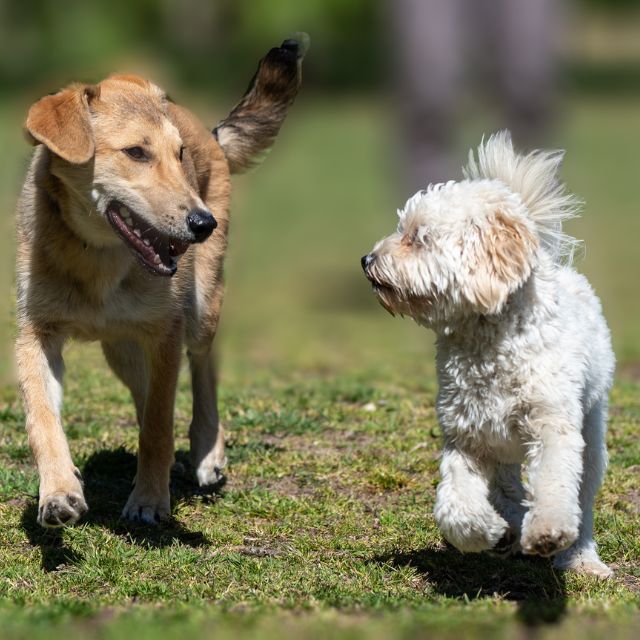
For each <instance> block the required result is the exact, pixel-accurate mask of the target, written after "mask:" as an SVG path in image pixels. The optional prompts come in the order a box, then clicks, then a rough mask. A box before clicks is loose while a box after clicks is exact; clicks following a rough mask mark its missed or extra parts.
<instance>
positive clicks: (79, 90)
mask: <svg viewBox="0 0 640 640" xmlns="http://www.w3.org/2000/svg"><path fill="white" fill-rule="evenodd" d="M95 95H96V88H95V87H87V86H84V85H72V86H70V87H68V88H67V89H63V90H62V91H60V92H58V93H55V94H53V95H50V96H45V97H44V98H41V99H40V100H38V102H36V103H35V104H34V105H32V106H31V108H30V109H29V114H28V115H27V121H26V123H25V129H26V130H27V132H28V134H29V135H30V136H31V138H32V140H33V141H34V144H37V143H42V144H44V145H46V146H47V147H48V148H49V149H51V151H53V153H55V154H56V155H58V156H60V157H61V158H63V159H64V160H66V161H67V162H71V163H73V164H84V163H85V162H88V161H89V160H91V158H92V157H93V154H94V152H95V144H94V140H93V131H92V129H91V116H90V113H89V99H90V97H93V96H95Z"/></svg>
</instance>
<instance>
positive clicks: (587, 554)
mask: <svg viewBox="0 0 640 640" xmlns="http://www.w3.org/2000/svg"><path fill="white" fill-rule="evenodd" d="M553 566H554V567H555V568H556V569H560V570H561V571H573V572H575V573H579V574H582V575H589V576H594V577H596V578H600V579H601V580H606V579H608V578H611V577H613V569H611V567H608V566H607V565H606V564H605V563H604V562H602V560H600V558H599V557H598V552H597V551H596V550H595V545H594V546H593V548H586V549H584V548H583V549H568V550H567V551H565V552H564V553H560V554H559V555H557V556H556V557H555V558H554V559H553Z"/></svg>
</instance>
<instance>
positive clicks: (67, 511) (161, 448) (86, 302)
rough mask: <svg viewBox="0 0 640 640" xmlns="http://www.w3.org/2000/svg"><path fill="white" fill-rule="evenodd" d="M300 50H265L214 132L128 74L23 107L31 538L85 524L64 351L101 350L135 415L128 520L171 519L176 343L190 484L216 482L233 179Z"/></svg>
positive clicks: (20, 272)
mask: <svg viewBox="0 0 640 640" xmlns="http://www.w3.org/2000/svg"><path fill="white" fill-rule="evenodd" d="M306 46H307V36H306V34H302V35H301V37H299V38H297V39H295V38H293V39H289V40H285V41H284V42H283V43H282V45H281V46H280V47H275V48H273V49H271V50H270V51H269V52H268V54H267V55H266V56H265V57H264V58H263V59H262V60H261V62H260V64H259V66H258V70H257V72H256V74H255V76H254V77H253V80H252V81H251V84H250V86H249V88H248V90H247V92H246V94H245V95H244V97H243V98H242V100H241V101H240V102H239V103H238V105H237V106H236V107H235V108H234V109H233V110H232V111H231V112H230V114H229V115H228V116H227V117H226V118H225V119H224V120H222V121H221V122H220V123H219V124H218V126H217V127H216V128H215V129H214V130H213V131H209V130H207V128H206V127H204V126H203V125H202V124H201V123H200V122H199V121H198V120H197V119H196V117H195V116H194V115H192V114H191V113H190V112H189V111H188V110H186V109H185V108H183V107H181V106H179V105H177V104H175V103H174V102H172V101H171V100H170V99H169V98H168V97H167V95H166V94H165V93H164V91H162V89H160V88H159V87H157V86H156V85H154V84H152V83H151V82H149V81H148V80H146V79H143V78H140V77H138V76H133V75H113V76H110V77H108V78H107V79H106V80H104V81H102V82H100V83H99V84H96V85H87V84H72V85H70V86H68V87H66V88H65V89H63V90H62V91H60V92H58V93H55V94H53V95H48V96H45V97H44V98H42V99H41V100H39V101H38V102H36V103H35V104H33V106H31V108H30V109H29V113H28V116H27V119H26V124H25V129H26V132H27V136H28V137H29V139H30V140H31V141H32V142H33V143H34V144H35V145H37V146H36V148H35V150H34V153H33V157H32V160H31V164H30V166H29V169H28V173H27V177H26V181H25V183H24V186H23V189H22V193H21V196H20V199H19V202H18V206H17V236H18V249H17V338H16V357H17V366H18V368H17V371H18V383H19V387H20V391H21V396H22V400H23V404H24V409H25V420H26V429H27V432H28V438H29V444H30V446H31V449H32V451H33V455H34V458H35V462H36V465H37V468H38V473H39V479H40V489H39V505H38V517H37V519H38V522H39V524H41V525H43V526H44V527H59V526H62V525H70V524H73V523H75V522H76V521H77V520H78V519H79V518H80V517H81V516H82V515H83V514H84V513H85V512H86V511H87V504H86V501H85V498H84V495H83V486H82V479H81V476H80V473H79V471H78V469H77V468H76V466H75V465H74V464H73V461H72V459H71V455H70V452H69V447H68V444H67V441H66V438H65V435H64V431H63V427H62V423H61V420H60V405H61V400H62V376H63V359H62V348H63V345H64V343H65V342H66V341H67V340H68V339H73V338H75V339H80V340H99V341H100V342H101V344H102V349H103V351H104V355H105V356H106V360H107V362H108V363H109V365H110V367H111V368H112V369H113V371H114V372H115V373H116V375H117V376H118V377H119V378H120V379H121V380H122V381H123V382H124V384H125V385H127V387H128V388H129V389H130V391H131V394H132V397H133V400H134V403H135V408H136V414H137V421H138V423H139V426H140V437H139V455H138V462H137V473H136V477H135V481H134V487H133V491H132V492H131V495H130V496H129V498H128V500H127V502H126V505H125V506H124V510H123V512H122V515H123V517H124V518H125V519H128V520H132V521H139V522H142V523H146V524H155V523H156V522H159V521H162V520H166V519H168V518H169V517H170V495H169V474H170V468H171V465H172V463H173V458H174V443H173V412H174V400H175V393H176V381H177V377H178V370H179V364H180V359H181V355H182V349H183V345H184V344H186V348H187V353H188V358H189V363H190V369H191V377H192V390H193V416H192V422H191V425H190V429H189V438H190V456H191V463H192V465H193V468H194V470H195V476H196V478H197V482H198V483H199V484H200V485H201V486H204V485H211V484H215V483H217V482H218V481H219V480H220V478H221V469H222V468H223V467H224V464H225V455H224V437H223V429H222V426H221V425H220V424H219V420H218V408H217V399H216V373H215V367H214V357H213V346H212V343H213V340H214V337H215V335H216V329H217V327H218V319H219V316H220V307H221V304H222V298H223V283H222V275H223V274H222V271H223V260H224V254H225V249H226V246H227V233H228V227H229V198H230V175H231V174H233V173H237V172H239V171H242V170H244V169H246V168H248V167H250V166H252V165H253V164H255V163H256V162H257V160H258V159H259V158H260V157H261V156H262V155H264V152H266V151H267V150H268V149H269V148H270V147H271V145H272V143H273V141H274V139H275V137H276V135H277V134H278V131H279V129H280V126H281V124H282V123H283V121H284V119H285V117H286V115H287V112H288V110H289V107H290V106H291V104H292V103H293V101H294V99H295V97H296V94H297V92H298V88H299V86H300V82H301V65H302V58H303V54H304V52H305V49H306ZM214 230H215V231H214Z"/></svg>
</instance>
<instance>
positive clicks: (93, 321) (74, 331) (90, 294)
mask: <svg viewBox="0 0 640 640" xmlns="http://www.w3.org/2000/svg"><path fill="white" fill-rule="evenodd" d="M50 280H51V281H50ZM29 290H30V291H29V293H28V294H27V296H26V297H27V298H28V299H31V300H33V299H36V300H38V305H37V309H38V313H39V314H40V315H43V317H42V318H41V320H42V321H44V322H46V323H47V324H49V325H57V326H59V327H60V328H61V329H62V330H63V332H64V333H65V334H67V335H69V336H71V337H74V338H77V339H81V340H111V339H118V340H120V339H131V338H136V337H139V336H140V335H142V334H147V335H148V334H151V333H154V332H155V328H156V327H159V326H162V325H163V324H164V322H165V321H166V320H167V318H168V317H171V316H172V315H174V314H173V313H172V311H173V310H174V309H179V308H180V306H179V302H177V301H176V300H175V299H174V298H175V296H176V292H175V290H174V288H172V286H171V282H170V281H168V280H166V279H160V278H157V277H153V276H147V275H146V274H144V273H136V272H134V274H133V275H131V274H130V275H125V276H123V277H122V278H121V279H118V280H114V279H107V278H105V279H104V281H102V282H93V283H90V284H87V283H85V282H82V281H78V280H74V279H73V278H67V279H62V278H59V277H57V278H51V279H49V278H46V277H45V278H38V279H37V280H36V281H34V282H32V283H31V284H30V285H29ZM33 306H35V305H33Z"/></svg>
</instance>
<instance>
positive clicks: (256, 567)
mask: <svg viewBox="0 0 640 640" xmlns="http://www.w3.org/2000/svg"><path fill="white" fill-rule="evenodd" d="M2 108H3V109H4V112H3V117H2V118H0V122H3V123H6V122H7V121H11V118H14V117H15V118H18V116H17V115H16V112H15V111H11V112H9V111H7V109H8V107H6V106H5V107H2ZM296 108H297V111H295V112H294V116H293V118H292V120H291V121H290V123H288V125H287V126H286V127H285V130H284V131H283V134H282V136H283V137H282V139H281V140H280V141H279V143H278V146H277V147H276V150H275V151H274V154H273V156H272V157H271V158H269V161H268V162H267V163H266V164H265V166H264V167H262V168H261V169H260V170H259V171H257V172H255V173H253V174H251V175H249V176H246V177H243V178H241V179H239V180H237V181H236V187H237V190H236V193H235V202H234V228H233V233H232V241H231V247H232V250H231V254H230V256H229V258H230V259H229V269H228V283H229V294H228V297H227V301H226V303H225V304H226V307H225V312H224V314H223V330H222V334H221V336H220V342H221V345H222V372H223V379H222V380H223V384H222V395H221V410H222V417H223V420H224V422H225V425H226V427H227V430H228V434H229V437H228V455H229V461H230V464H229V474H228V475H229V481H228V484H227V485H226V486H225V487H224V488H222V489H221V490H220V491H219V492H217V493H209V494H208V493H204V492H201V491H199V490H198V489H196V488H195V487H194V486H193V484H192V483H191V481H190V469H189V466H188V462H187V438H186V430H187V425H188V422H189V416H190V397H189V393H188V386H187V383H188V380H187V377H186V372H183V375H182V377H181V382H180V391H179V394H178V400H177V408H176V434H177V465H176V467H175V469H174V473H173V477H172V485H173V486H172V493H173V497H174V510H173V520H172V522H171V523H170V524H169V525H168V526H165V527H159V528H157V529H147V528H143V527H139V526H135V525H129V524H125V523H123V522H121V521H120V520H119V519H118V516H119V513H120V510H121V509H122V506H123V504H124V502H125V500H126V497H127V495H128V492H129V490H130V487H131V480H132V478H133V474H134V469H135V452H136V438H137V433H136V428H135V424H134V423H135V420H134V413H133V408H132V405H131V402H130V400H129V397H128V394H127V392H126V391H125V390H124V388H123V387H122V386H121V385H120V384H119V383H118V382H117V381H116V380H115V379H114V378H113V376H112V375H111V374H110V373H109V372H108V371H107V370H106V369H105V366H104V365H103V363H102V360H101V357H100V355H99V351H98V350H97V349H96V348H95V347H93V346H86V345H82V346H80V345H77V346H76V345H74V346H72V347H70V348H69V350H68V353H67V355H66V360H67V365H68V371H69V373H68V376H67V385H66V396H65V405H64V420H65V425H66V430H67V434H68V437H69V440H70V446H71V449H72V453H73V456H74V459H75V460H76V463H77V464H78V466H79V467H80V468H81V469H82V471H83V475H84V478H85V482H86V494H87V498H88V501H89V505H90V512H89V514H87V516H86V517H85V518H84V519H83V521H82V523H81V524H80V525H78V526H76V527H74V528H71V529H69V530H65V531H62V532H46V531H43V530H41V529H39V528H38V527H37V525H36V524H35V514H36V496H37V478H36V474H35V471H34V469H33V464H32V462H31V458H30V453H29V449H28V445H27V441H26V436H25V434H24V428H23V421H24V417H23V414H22V410H21V408H20V405H19V403H18V400H17V398H16V392H15V390H14V388H13V386H11V385H8V386H5V387H3V388H2V390H1V391H0V420H1V421H2V430H1V431H0V521H1V522H2V523H3V525H2V527H0V639H2V638H4V637H7V638H8V637H17V638H19V637H27V636H28V637H29V638H30V639H31V638H34V637H35V638H39V637H45V636H46V637H48V638H49V637H51V636H52V634H55V635H60V636H62V635H64V636H66V637H68V638H76V637H77V638H80V637H82V638H87V637H89V638H116V637H123V636H127V635H133V634H135V635H136V637H141V638H145V637H152V636H153V637H157V636H161V637H163V638H172V637H176V638H177V637H184V635H185V634H194V635H198V636H200V637H205V638H208V637H214V636H215V637H216V638H223V639H224V638H227V637H229V638H240V639H242V638H249V637H260V638H267V639H270V638H280V637H282V636H283V635H286V636H292V637H310V638H326V637H340V638H365V637H366V638H383V637H384V638H389V637H391V638H410V637H426V636H430V635H438V636H440V637H452V638H453V637H455V638H466V637H478V636H483V635H489V636H490V637H495V638H502V637H504V638H507V637H509V638H511V637H514V636H517V637H520V636H525V637H529V636H530V635H536V636H539V637H543V638H544V637H564V638H566V639H567V640H571V639H573V638H600V637H602V636H603V635H605V634H606V635H607V637H609V638H611V639H612V640H613V639H615V638H627V637H628V638H631V637H636V636H637V634H638V631H639V630H640V619H639V618H638V603H639V601H640V569H639V568H638V560H639V558H640V542H639V540H640V531H639V530H638V520H639V518H638V515H639V514H640V494H639V493H638V486H639V484H638V474H639V471H640V444H639V441H638V438H637V433H638V426H639V422H640V404H639V400H638V398H640V393H639V391H640V388H639V387H640V385H639V384H638V379H639V377H640V376H639V375H638V368H637V365H636V364H635V363H636V362H637V360H638V357H639V356H640V333H639V328H638V323H637V318H638V317H640V302H639V301H638V298H637V296H636V295H635V291H636V289H637V275H636V274H637V267H638V259H637V251H636V246H637V240H636V239H637V237H639V235H640V233H639V232H640V218H639V217H638V216H637V211H636V208H637V202H638V201H640V197H638V196H639V195H640V193H639V188H638V183H637V180H636V179H635V173H634V171H635V167H636V165H637V163H634V160H635V149H637V147H638V143H640V130H638V129H637V127H633V126H632V123H633V122H634V118H637V105H635V104H630V103H617V102H615V101H612V100H609V101H607V102H603V101H600V100H597V99H593V98H592V99H590V100H589V101H581V103H580V104H574V105H572V106H571V107H570V110H569V111H568V113H567V126H566V128H565V129H564V130H563V134H562V138H563V140H564V142H565V143H566V144H567V146H568V147H569V149H570V150H571V153H570V154H569V155H568V157H567V164H566V167H565V171H566V177H567V180H568V181H569V184H570V186H571V187H572V188H573V189H574V190H575V191H577V192H578V193H579V194H580V195H581V196H583V197H584V198H585V199H586V200H587V202H588V209H587V212H586V214H585V217H584V218H583V219H581V220H578V221H575V222H573V223H572V228H571V230H572V231H573V232H574V233H575V234H576V235H579V236H580V237H583V238H585V239H586V241H587V253H586V256H585V259H584V261H583V262H582V263H580V265H579V267H580V269H581V270H583V271H585V272H586V273H587V275H588V276H589V277H590V279H591V280H592V282H593V283H594V285H595V286H596V289H597V290H598V292H599V293H600V295H601V297H602V299H603V302H604V306H605V311H606V313H607V316H608V317H609V319H610V322H611V325H612V329H613V335H614V342H615V346H616V350H617V352H618V355H619V359H620V360H621V363H622V364H621V369H620V370H621V375H620V377H619V379H618V381H617V383H616V386H615V388H614V392H613V395H612V411H611V423H610V429H609V434H608V443H609V450H610V455H611V464H610V469H609V472H608V475H607V479H606V483H605V486H604V488H603V490H602V492H601V494H600V497H599V499H598V505H597V522H596V526H597V539H598V541H599V544H600V550H601V554H602V557H603V559H604V560H605V561H606V562H608V563H611V564H613V565H614V566H615V567H616V570H617V575H616V578H615V579H614V580H612V581H609V582H606V583H601V582H598V581H595V580H592V579H587V578H582V577H577V576H574V575H565V574H560V573H557V572H554V571H553V570H552V569H551V568H550V566H549V564H548V562H546V561H544V560H536V559H513V560H508V561H501V560H497V559H493V558H488V557H484V556H474V555H468V556H462V555H461V554H459V553H457V552H456V551H454V550H452V549H451V548H449V547H447V546H445V545H444V544H443V543H442V539H441V537H440V535H439V533H438V531H437V529H436V527H435V523H434V521H433V517H432V507H433V499H434V491H435V485H436V482H437V465H438V460H437V456H438V449H439V438H440V431H439V428H438V425H437V421H436V418H435V413H434V399H435V394H436V382H435V378H434V369H433V351H432V348H431V346H430V345H431V342H432V341H433V338H432V336H431V335H430V334H428V333H427V332H425V331H423V330H420V329H419V328H418V327H415V326H414V325H413V324H411V323H410V322H409V321H404V322H402V321H400V320H397V319H396V320H394V319H392V318H390V317H388V316H387V315H386V314H384V313H383V312H382V310H380V309H379V308H377V306H376V304H375V302H374V301H373V300H372V299H371V296H370V293H369V291H368V288H367V286H366V283H365V282H364V281H363V279H362V276H361V275H360V273H359V267H358V260H359V256H360V255H362V254H363V253H364V252H365V251H366V250H368V249H369V248H370V246H371V245H372V244H373V242H374V241H375V240H376V239H377V238H378V237H380V236H382V235H383V234H385V233H386V232H388V230H389V229H390V228H391V227H392V225H393V224H394V220H393V217H394V216H393V211H394V207H396V206H397V205H398V204H400V201H401V198H400V197H396V195H395V194H394V189H393V187H392V186H391V184H390V180H389V176H390V175H391V172H392V169H391V167H392V164H393V162H392V159H391V158H390V156H389V152H388V149H389V140H390V134H389V133H385V131H386V129H385V127H384V126H382V125H383V124H384V123H385V120H384V117H383V111H382V110H381V108H380V107H379V106H376V105H375V104H372V103H370V102H367V101H343V102H340V103H324V102H322V101H319V100H317V99H313V100H312V99H308V100H307V101H306V102H305V100H304V99H303V100H302V102H301V104H299V105H297V107H296ZM481 126H482V123H479V124H475V123H472V124H471V125H468V127H467V129H468V131H467V130H465V131H464V132H463V134H462V135H461V137H462V138H464V139H465V140H466V141H467V143H468V144H474V143H475V142H476V141H477V139H479V137H480V135H479V133H480V132H479V129H480V128H481ZM0 133H3V135H4V136H5V137H6V139H7V143H9V142H10V143H13V142H15V144H18V142H17V134H16V133H15V132H13V133H11V134H10V133H9V130H8V128H4V129H3V128H2V127H0ZM25 155H26V154H25ZM461 157H462V156H461ZM21 162H22V160H19V161H16V162H14V163H13V164H10V165H9V166H8V168H7V170H6V172H5V173H4V174H3V178H2V180H3V182H2V184H1V185H0V190H1V191H2V194H3V198H4V200H5V201H6V202H8V201H9V200H10V199H11V196H10V195H9V194H10V192H11V190H12V189H14V188H15V186H16V185H17V184H19V175H20V172H21ZM310 176H313V180H310V178H309V177H310ZM385 177H386V179H385ZM403 195H406V194H403ZM4 223H5V224H6V226H7V227H9V226H10V225H9V222H8V221H7V220H5V221H4ZM5 237H6V236H5ZM2 255H3V257H4V258H7V253H6V252H2ZM1 298H2V299H3V300H5V299H8V297H7V296H2V297H1ZM5 325H9V322H5ZM5 366H6V365H5Z"/></svg>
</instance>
